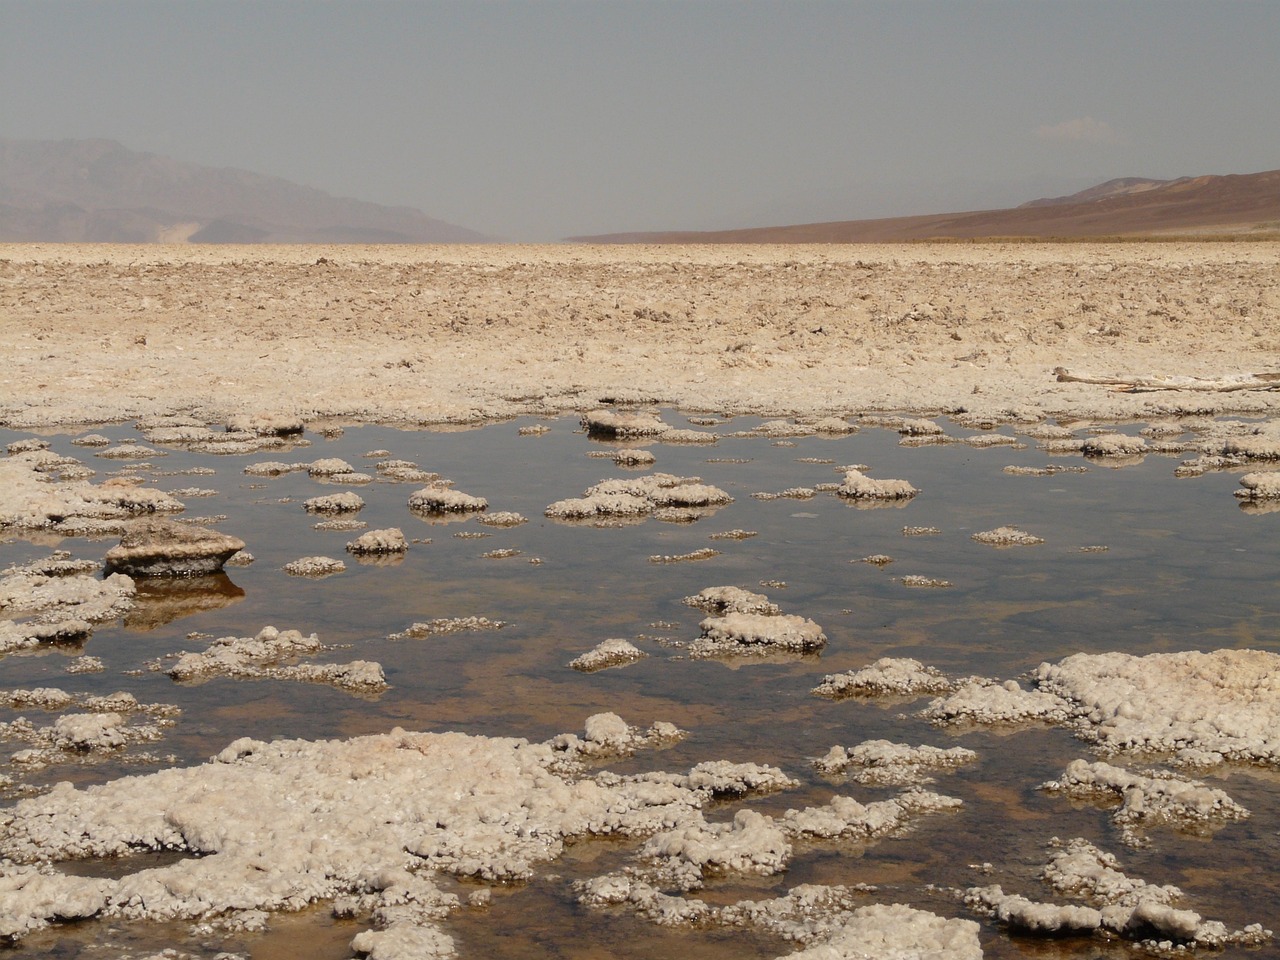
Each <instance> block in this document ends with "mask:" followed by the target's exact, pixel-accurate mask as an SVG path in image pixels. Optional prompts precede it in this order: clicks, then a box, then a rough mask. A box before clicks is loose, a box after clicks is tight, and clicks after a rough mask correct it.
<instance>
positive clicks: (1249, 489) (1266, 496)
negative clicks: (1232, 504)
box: [1235, 473, 1280, 500]
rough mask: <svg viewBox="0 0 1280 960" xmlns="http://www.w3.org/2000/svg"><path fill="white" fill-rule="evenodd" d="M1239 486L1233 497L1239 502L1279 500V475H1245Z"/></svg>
mask: <svg viewBox="0 0 1280 960" xmlns="http://www.w3.org/2000/svg"><path fill="white" fill-rule="evenodd" d="M1240 486H1241V488H1242V489H1240V490H1237V491H1236V492H1235V495H1236V496H1237V497H1239V498H1240V499H1241V500H1277V499H1280V473H1246V474H1245V475H1244V476H1243V477H1241V478H1240Z"/></svg>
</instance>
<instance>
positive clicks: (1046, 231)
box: [0, 138, 1280, 243]
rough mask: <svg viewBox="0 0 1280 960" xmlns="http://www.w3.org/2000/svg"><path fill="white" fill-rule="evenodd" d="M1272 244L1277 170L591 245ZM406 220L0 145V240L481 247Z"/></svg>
mask: <svg viewBox="0 0 1280 960" xmlns="http://www.w3.org/2000/svg"><path fill="white" fill-rule="evenodd" d="M1210 234H1230V235H1235V236H1249V235H1252V236H1268V237H1275V236H1280V170H1271V171H1268V172H1265V173H1252V174H1239V175H1226V176H1200V177H1180V178H1178V179H1176V180H1153V179H1149V178H1146V177H1124V178H1120V179H1117V180H1108V181H1107V182H1106V183H1101V184H1098V185H1097V186H1095V187H1090V188H1089V189H1087V190H1081V191H1080V192H1079V193H1073V194H1070V195H1069V196H1064V197H1046V198H1041V199H1038V200H1031V201H1029V202H1028V203H1024V204H1022V205H1021V206H1018V207H1013V208H1009V209H1003V210H978V211H970V212H964V213H945V214H929V215H925V216H913V217H890V218H884V219H877V220H841V221H831V222H825V223H806V224H798V225H789V226H774V227H754V228H746V229H739V230H717V231H660V232H653V231H650V232H645V233H613V234H603V235H596V236H587V237H571V238H569V239H570V240H573V241H578V242H594V243H875V242H881V243H892V242H899V241H911V240H944V239H956V240H970V239H983V238H1004V237H1008V238H1034V239H1053V238H1061V239H1084V238H1089V237H1126V236H1160V235H1200V236H1203V235H1210ZM491 240H492V238H490V237H486V236H484V235H482V234H480V233H477V232H475V231H473V230H468V229H467V228H465V227H460V226H457V225H455V224H452V223H446V222H444V221H442V220H434V219H432V218H431V217H428V216H427V215H426V214H424V213H422V212H421V211H419V210H415V209H413V208H411V207H386V206H382V205H380V204H376V203H367V202H365V201H363V200H351V199H347V198H342V197H334V196H331V195H329V194H327V193H325V192H323V191H321V190H315V189H312V188H310V187H303V186H300V185H298V184H296V183H292V182H290V181H288V180H283V179H280V178H279V177H265V176H262V175H260V174H256V173H250V172H249V171H247V170H237V169H235V168H231V167H221V168H215V167H206V166H202V165H200V164H196V163H187V162H184V161H181V160H174V159H171V158H169V157H163V156H159V155H157V154H152V153H139V152H137V151H133V150H129V149H127V148H126V147H124V146H122V145H120V144H119V143H116V142H115V141H113V140H12V139H4V138H0V241H10V242H15V241H16V242H24V241H53V242H59V241H63V242H75V241H90V242H129V243H152V242H169V243H482V242H488V241H491Z"/></svg>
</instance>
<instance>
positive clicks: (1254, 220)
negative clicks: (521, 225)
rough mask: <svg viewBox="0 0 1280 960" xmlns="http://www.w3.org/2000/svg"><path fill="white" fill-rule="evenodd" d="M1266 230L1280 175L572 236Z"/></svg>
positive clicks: (810, 238) (849, 237)
mask: <svg viewBox="0 0 1280 960" xmlns="http://www.w3.org/2000/svg"><path fill="white" fill-rule="evenodd" d="M1262 232H1266V233H1267V234H1270V235H1273V234H1275V233H1277V232H1280V170H1270V171H1267V172H1265V173H1251V174H1233V175H1227V176H1203V177H1183V178H1180V179H1177V180H1148V179H1144V178H1140V177H1131V178H1125V179H1121V180H1110V181H1108V182H1107V183H1105V184H1100V185H1098V186H1096V187H1091V188H1089V189H1088V190H1083V191H1081V192H1080V193H1076V194H1072V195H1071V196H1067V197H1056V198H1050V199H1045V200H1034V201H1031V202H1030V203H1026V204H1023V205H1022V206H1020V207H1014V208H1011V209H1005V210H978V211H970V212H965V213H946V214H930V215H927V216H917V217H892V218H888V219H880V220H844V221H833V222H829V223H807V224H797V225H794V226H781V227H756V228H751V229H743V230H720V231H714V232H695V231H682V232H664V233H653V232H650V233H619V234H611V235H608V236H595V237H574V238H571V239H573V240H579V241H586V242H595V243H894V242H900V241H909V240H941V239H980V238H984V237H1023V238H1039V239H1047V238H1063V239H1083V238H1088V237H1113V236H1117V237H1118V236H1159V235H1161V234H1204V233H1231V234H1247V233H1262Z"/></svg>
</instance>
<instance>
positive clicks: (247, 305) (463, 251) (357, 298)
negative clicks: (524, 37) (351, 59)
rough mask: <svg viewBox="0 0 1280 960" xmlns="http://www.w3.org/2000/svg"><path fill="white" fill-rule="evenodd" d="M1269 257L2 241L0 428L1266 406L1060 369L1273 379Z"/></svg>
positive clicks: (1271, 400) (1276, 253)
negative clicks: (659, 318)
mask: <svg viewBox="0 0 1280 960" xmlns="http://www.w3.org/2000/svg"><path fill="white" fill-rule="evenodd" d="M1277 260H1280V245H1277V244H1275V243H1249V244H1223V243H1162V244H1111V245H1108V244H1091V243H1080V244H1061V245H1060V244H911V245H899V246H878V245H852V246H817V245H815V246H801V247H776V246H750V247H732V246H715V247H635V246H631V247H627V246H607V247H605V246H599V247H597V246H580V245H579V246H551V245H547V246H532V247H531V246H518V245H511V246H485V247H467V246H449V247H413V246H396V247H361V246H345V247H332V246H329V247H312V246H287V247H281V246H264V247H217V246H198V247H197V246H180V247H166V246H144V247H135V246H126V245H94V244H67V245H58V244H3V245H0V355H3V356H5V357H6V358H8V360H9V362H8V364H7V366H6V369H5V372H4V378H3V379H4V387H3V391H0V424H5V425H9V426H13V427H15V428H22V427H30V426H37V425H50V424H61V423H92V422H102V421H120V420H125V419H136V418H142V417H147V416H152V415H168V414H172V413H173V412H174V411H177V410H181V411H184V412H185V413H187V414H188V415H190V416H191V417H193V418H195V420H196V422H197V423H203V424H214V423H221V424H228V425H234V426H235V427H236V428H238V429H239V430H241V431H243V432H244V433H249V431H248V430H247V427H249V426H252V425H256V424H258V423H264V424H268V425H284V426H285V427H288V428H290V429H294V430H295V431H296V428H297V427H298V426H299V425H301V424H302V423H304V422H306V421H308V420H314V419H316V418H321V417H333V418H346V419H350V420H357V421H365V422H410V423H426V422H439V423H444V422H479V421H483V420H489V419H497V418H502V417H510V416H515V415H520V414H541V415H545V414H554V413H574V414H579V415H580V414H583V413H586V412H590V411H592V410H595V409H597V408H599V407H601V406H605V405H607V404H610V403H613V402H627V401H642V402H662V403H668V404H672V405H676V406H680V407H682V408H685V409H688V410H691V411H710V412H715V413H718V414H723V413H757V414H763V415H766V416H795V415H804V416H809V417H812V418H815V423H814V428H815V429H817V428H819V427H820V426H821V423H822V422H829V423H831V424H833V425H838V421H839V420H840V419H841V418H843V417H845V416H848V415H851V414H856V413H860V412H866V411H891V410H896V411H916V412H919V413H927V414H934V413H938V412H954V411H957V410H961V409H963V410H966V411H968V412H969V413H970V414H973V415H982V416H989V417H993V418H995V420H996V422H999V421H1001V420H1007V419H1008V418H1009V417H1010V416H1013V417H1030V418H1032V419H1041V418H1043V417H1044V416H1046V415H1053V414H1067V413H1070V414H1074V415H1078V416H1089V417H1094V418H1101V419H1113V420H1114V419H1136V418H1148V417H1153V416H1157V415H1158V416H1162V417H1167V416H1168V415H1171V414H1179V413H1182V414H1189V413H1198V414H1212V413H1221V412H1224V411H1233V410H1234V411H1241V412H1249V413H1268V412H1273V411H1275V410H1277V409H1280V393H1277V392H1258V391H1246V390H1240V391H1235V392H1229V393H1211V392H1196V391H1192V390H1179V391H1154V392H1138V393H1128V394H1126V393H1117V392H1115V391H1114V389H1113V388H1112V387H1110V386H1108V385H1105V384H1092V383H1079V382H1059V381H1058V380H1057V379H1056V377H1055V372H1054V371H1055V368H1056V367H1059V366H1065V367H1068V368H1069V369H1070V370H1071V371H1072V372H1073V373H1078V372H1086V373H1095V374H1106V375H1119V376H1121V377H1123V376H1126V375H1128V376H1134V377H1141V376H1151V375H1160V374H1170V375H1189V376H1201V377H1223V376H1227V375H1232V374H1239V373H1248V372H1254V371H1266V370H1274V369H1275V368H1276V366H1277V351H1278V350H1280V331H1277V329H1276V326H1275V323H1274V317H1275V315H1276V310H1277V307H1280V280H1278V279H1277V277H1276V274H1275V271H1274V264H1275V263H1276V261H1277ZM494 273H500V274H501V275H502V276H503V282H501V283H493V282H492V276H491V274H494ZM318 276H323V283H319V282H317V278H318ZM783 279H785V282H781V281H782V280H783ZM328 302H334V303H342V304H344V307H343V309H342V310H340V311H337V312H336V314H335V312H334V310H333V309H332V308H329V307H326V306H325V304H326V303H328ZM640 307H649V308H650V309H657V308H659V307H661V308H663V310H665V312H666V315H667V319H666V320H665V321H664V322H662V323H655V322H652V321H651V320H645V319H643V317H642V316H641V315H639V314H637V312H636V311H637V310H638V309H639V308H640ZM661 312H662V311H659V313H661ZM321 316H325V317H326V322H324V323H319V322H317V320H318V318H319V317H321ZM66 317H74V318H75V322H74V323H70V322H66V320H65V319H64V318H66ZM352 344H359V349H358V350H353V349H351V345H352ZM566 344H572V345H573V348H572V349H568V350H566V349H565V345H566ZM301 345H305V349H300V348H299V347H300V346H301ZM55 384H56V387H54V388H52V389H51V385H55ZM321 386H323V389H320V387H321ZM833 416H834V417H835V420H826V421H824V420H823V418H830V417H833ZM602 426H603V425H602ZM609 426H616V425H614V424H610V425H609ZM842 429H851V427H849V425H847V424H845V425H843V427H842ZM254 432H255V433H262V434H264V435H267V434H266V432H265V431H257V430H256V429H255V431H254ZM624 432H625V431H624Z"/></svg>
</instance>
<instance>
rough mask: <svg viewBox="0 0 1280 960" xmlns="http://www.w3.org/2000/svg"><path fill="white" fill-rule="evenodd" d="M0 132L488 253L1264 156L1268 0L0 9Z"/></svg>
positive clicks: (1067, 186)
mask: <svg viewBox="0 0 1280 960" xmlns="http://www.w3.org/2000/svg"><path fill="white" fill-rule="evenodd" d="M0 136H9V137H19V138H37V139H63V138H76V139H79V138H86V137H107V138H111V139H115V140H119V141H121V142H122V143H123V144H124V145H125V146H127V147H130V148H132V149H135V150H146V151H151V152H154V153H162V154H168V155H171V156H175V157H179V158H181V159H184V160H193V161H197V162H200V163H205V164H210V165H214V166H235V167H243V168H246V169H249V170H253V171H256V172H259V173H266V174H273V175H277V176H282V177H287V178H289V179H292V180H296V181H299V182H301V183H305V184H307V185H309V186H314V187H319V188H321V189H323V190H326V191H328V192H330V193H334V194H338V195H342V196H352V197H358V198H361V199H366V200H374V201H377V202H380V203H388V204H407V205H410V206H415V207H419V208H421V209H422V210H423V211H425V212H426V213H428V214H429V215H431V216H434V217H439V218H441V219H445V220H450V221H452V222H454V223H458V224H462V225H464V226H468V227H471V228H473V229H477V230H481V231H484V232H486V233H490V234H494V235H498V236H503V237H507V238H511V239H528V240H547V239H556V238H559V237H563V236H567V235H571V234H582V233H598V232H606V231H615V230H645V229H666V228H687V229H706V228H721V227H730V226H759V225H766V224H775V223H795V222H805V221H813V220H842V219H854V218H861V217H876V216H891V215H899V214H903V215H905V214H911V213H931V212H942V211H950V210H968V209H978V208H982V207H989V206H1006V205H1013V204H1016V203H1019V202H1021V201H1023V200H1027V199H1031V198H1033V197H1036V196H1042V195H1046V194H1057V193H1067V192H1071V191H1072V190H1075V189H1078V188H1081V187H1084V186H1088V185H1090V184H1092V183H1096V182H1100V181H1102V180H1106V179H1110V178H1112V177H1118V176H1149V177H1160V178H1168V177H1176V176H1183V175H1193V174H1200V173H1251V172H1256V171H1259V170H1269V169H1275V168H1280V0H1257V2H1208V0H1195V2H1184V0H1127V2H1126V0H1056V2H1051V0H990V2H978V0H896V2H841V3H837V2H819V0H792V2H780V0H779V2H758V0H698V2H693V0H691V2H658V0H631V2H626V0H523V2H509V0H508V2H496V0H495V2H483V0H473V2H462V0H457V2H439V0H421V2H413V0H399V2H383V0H359V2H356V0H348V2H321V0H253V2H247V0H244V2H232V0H94V2H82V0H81V2H69V0H0Z"/></svg>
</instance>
